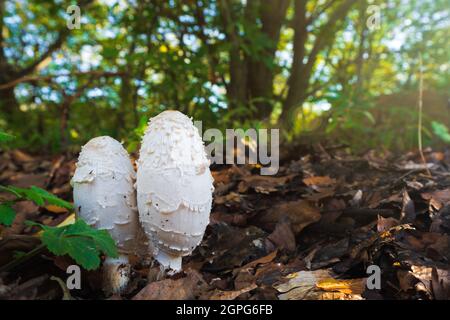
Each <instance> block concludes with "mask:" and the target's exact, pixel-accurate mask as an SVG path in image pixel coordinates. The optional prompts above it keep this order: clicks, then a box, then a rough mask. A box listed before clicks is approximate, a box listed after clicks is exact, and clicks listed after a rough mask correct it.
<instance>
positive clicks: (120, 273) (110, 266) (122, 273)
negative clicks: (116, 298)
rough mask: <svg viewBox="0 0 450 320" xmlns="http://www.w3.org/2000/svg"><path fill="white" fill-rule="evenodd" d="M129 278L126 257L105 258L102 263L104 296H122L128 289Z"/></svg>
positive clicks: (128, 264) (129, 266) (129, 272)
mask: <svg viewBox="0 0 450 320" xmlns="http://www.w3.org/2000/svg"><path fill="white" fill-rule="evenodd" d="M130 276H131V265H130V262H129V260H128V256H126V255H120V256H119V257H118V258H110V257H107V258H106V259H105V262H104V263H103V291H104V292H105V293H106V294H122V293H123V292H124V291H125V290H126V289H127V287H128V283H129V281H130Z"/></svg>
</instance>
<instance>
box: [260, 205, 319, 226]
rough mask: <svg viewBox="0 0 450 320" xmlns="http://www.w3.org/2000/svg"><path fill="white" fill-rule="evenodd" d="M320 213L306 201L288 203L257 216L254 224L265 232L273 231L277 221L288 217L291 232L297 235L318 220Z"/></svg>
mask: <svg viewBox="0 0 450 320" xmlns="http://www.w3.org/2000/svg"><path fill="white" fill-rule="evenodd" d="M320 216H321V215H320V211H319V209H318V208H316V207H314V206H312V205H311V204H310V203H309V202H308V201H306V200H297V201H288V202H283V203H280V204H278V205H275V206H273V207H272V208H270V209H268V210H267V211H265V212H263V213H262V214H261V215H260V216H257V220H255V223H256V224H257V225H260V226H261V227H263V228H264V229H267V230H271V231H273V230H275V226H276V224H277V223H278V221H281V220H282V218H283V217H288V218H289V220H290V221H291V226H292V231H293V232H294V233H295V234H299V233H300V232H301V231H302V230H303V229H304V228H305V227H306V226H308V225H310V224H311V223H314V222H317V221H319V220H320Z"/></svg>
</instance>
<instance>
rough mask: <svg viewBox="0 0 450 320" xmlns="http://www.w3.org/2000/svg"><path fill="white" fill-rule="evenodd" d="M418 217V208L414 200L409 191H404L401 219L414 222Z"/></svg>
mask: <svg viewBox="0 0 450 320" xmlns="http://www.w3.org/2000/svg"><path fill="white" fill-rule="evenodd" d="M415 218H416V208H415V206H414V201H412V200H411V197H410V196H409V194H408V192H407V191H406V190H405V191H403V200H402V211H401V213H400V221H401V222H403V223H412V222H413V221H414V219H415Z"/></svg>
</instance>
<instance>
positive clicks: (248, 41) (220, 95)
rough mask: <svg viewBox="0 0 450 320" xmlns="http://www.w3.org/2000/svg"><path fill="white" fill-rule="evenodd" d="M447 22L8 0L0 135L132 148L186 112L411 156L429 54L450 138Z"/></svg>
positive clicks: (427, 134) (421, 10) (423, 16)
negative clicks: (160, 123)
mask: <svg viewBox="0 0 450 320" xmlns="http://www.w3.org/2000/svg"><path fill="white" fill-rule="evenodd" d="M71 4H77V5H79V6H80V9H81V26H80V28H79V29H73V30H70V29H69V28H67V25H66V22H67V19H68V17H69V14H68V13H67V12H66V9H67V8H68V7H69V6H70V5H71ZM378 18H379V21H378ZM374 19H375V20H374ZM449 21H450V19H449V11H448V2H447V1H446V0H421V1H406V0H393V1H381V0H373V1H368V0H367V1H366V0H339V1H333V0H246V1H245V0H184V1H178V0H169V1H167V0H165V1H162V0H139V1H138V0H136V1H131V0H128V1H127V0H84V1H78V3H75V2H73V1H65V0H60V1H46V2H43V1H28V0H14V1H7V0H0V130H1V131H5V132H9V133H14V134H15V135H16V136H18V137H20V139H17V142H16V143H17V145H18V146H22V147H27V148H29V149H35V150H45V151H53V152H59V151H61V150H67V149H68V148H70V149H72V148H73V149H76V148H78V147H79V145H81V144H83V143H84V142H86V141H87V140H89V139H90V138H92V137H93V136H96V135H104V134H108V135H111V136H113V137H115V138H118V139H121V140H124V141H126V142H127V146H128V148H129V149H130V150H134V149H135V148H136V147H137V145H138V141H139V138H140V135H141V134H142V132H143V129H144V127H145V123H146V120H147V119H148V117H150V116H153V115H155V114H157V113H159V112H161V111H163V110H165V109H178V110H180V111H182V112H184V113H186V114H189V115H190V116H193V117H194V118H195V119H199V120H203V127H204V128H207V127H217V128H222V129H223V128H226V127H244V128H246V127H250V126H253V127H260V126H271V127H280V128H281V129H282V134H283V137H284V138H285V139H286V141H293V140H294V139H295V140H298V139H301V137H302V136H307V137H308V139H309V138H312V139H316V138H317V139H322V138H326V139H331V140H336V141H339V142H341V143H345V144H349V145H350V146H351V147H352V148H354V149H355V150H365V149H368V148H386V149H398V150H404V149H408V148H411V147H414V146H415V143H416V140H417V136H416V135H417V128H416V123H417V121H416V117H417V97H418V75H419V71H420V70H419V63H418V61H419V54H422V57H423V61H424V66H423V70H422V72H423V75H424V82H425V92H424V117H425V127H424V138H425V139H426V143H440V142H441V143H444V142H445V143H448V140H449V139H448V137H449V136H450V135H449V133H448V126H449V125H450V115H449V107H448V99H449V96H448V89H449V83H450V82H449V70H448V69H449V58H450V56H449V55H450V50H449V49H450V48H449V47H448V46H449V43H450V41H449V40H450V39H449V36H450V35H449ZM446 139H447V140H446Z"/></svg>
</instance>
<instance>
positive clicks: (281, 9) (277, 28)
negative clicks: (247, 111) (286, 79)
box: [248, 0, 289, 120]
mask: <svg viewBox="0 0 450 320" xmlns="http://www.w3.org/2000/svg"><path fill="white" fill-rule="evenodd" d="M288 5H289V1H288V0H265V1H263V2H262V3H261V2H260V3H259V8H258V9H259V15H260V19H261V22H262V28H261V32H262V33H263V34H264V35H265V36H267V38H269V41H270V44H269V47H268V48H267V49H265V50H264V51H263V52H261V54H260V55H258V56H257V57H249V61H248V99H249V101H250V102H252V104H253V105H254V106H255V107H256V112H255V114H254V116H255V117H256V118H257V119H260V120H263V119H266V118H268V117H270V114H271V113H272V110H273V79H274V77H275V70H274V64H273V62H274V59H275V52H276V49H277V45H278V42H279V40H280V32H281V27H282V25H283V22H284V20H285V17H286V10H287V8H288Z"/></svg>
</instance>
